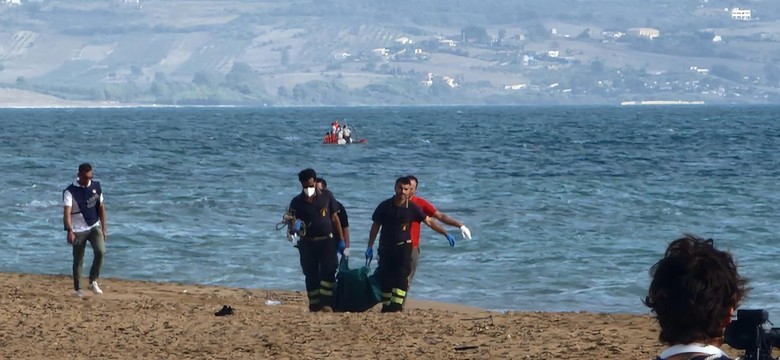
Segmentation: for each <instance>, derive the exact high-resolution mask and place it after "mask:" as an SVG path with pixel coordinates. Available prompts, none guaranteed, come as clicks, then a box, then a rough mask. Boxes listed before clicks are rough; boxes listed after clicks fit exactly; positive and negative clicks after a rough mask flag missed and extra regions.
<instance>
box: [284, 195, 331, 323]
mask: <svg viewBox="0 0 780 360" xmlns="http://www.w3.org/2000/svg"><path fill="white" fill-rule="evenodd" d="M290 209H291V210H292V211H294V214H295V217H296V218H298V219H300V220H301V221H302V222H303V223H304V224H305V229H306V231H305V232H304V233H302V234H301V238H300V241H299V242H298V252H299V253H300V257H301V268H302V269H303V275H304V276H305V277H306V293H307V295H308V297H309V310H312V311H318V310H320V309H322V307H323V306H331V302H332V298H333V288H334V287H335V286H336V270H337V269H338V266H339V264H338V257H337V254H336V252H337V248H338V242H337V241H334V238H335V237H336V236H334V233H335V231H334V229H333V220H332V219H331V214H335V213H336V212H337V211H338V210H339V208H338V205H337V203H336V199H335V198H334V197H333V194H332V193H331V192H330V191H328V190H322V191H321V192H317V193H316V194H315V195H314V201H313V202H312V203H308V202H307V201H306V197H305V196H304V195H303V194H299V195H298V196H296V197H294V198H293V199H292V201H291V202H290ZM335 234H337V233H335Z"/></svg>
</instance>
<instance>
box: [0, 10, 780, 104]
mask: <svg viewBox="0 0 780 360" xmlns="http://www.w3.org/2000/svg"><path fill="white" fill-rule="evenodd" d="M740 6H743V7H745V8H747V7H750V9H751V11H752V13H753V14H754V19H751V20H750V21H739V20H734V19H732V18H731V16H730V10H729V11H727V9H731V8H732V7H733V4H732V3H729V2H724V1H718V0H708V1H704V0H701V1H657V2H639V1H636V2H634V1H617V0H602V1H582V0H563V1H558V2H547V1H545V2H542V1H540V0H528V1H520V0H500V1H464V0H456V1H452V0H449V1H445V0H427V1H408V0H399V1H389V0H377V1H372V2H365V1H358V0H330V1H309V0H307V1H288V2H277V1H250V0H246V1H239V0H236V1H231V0H211V1H206V0H190V1H179V0H165V1H163V0H153V1H144V0H140V1H133V0H89V1H87V0H83V1H79V0H76V1H48V0H36V1H33V0H28V1H26V2H24V1H23V3H22V5H21V6H11V5H0V21H2V23H3V24H4V26H3V29H4V31H3V32H0V84H5V86H6V87H12V88H15V89H19V90H24V91H27V92H28V93H31V92H35V93H41V94H46V95H48V96H53V97H55V98H59V99H67V100H73V101H116V102H133V103H148V104H152V103H161V104H267V105H280V106H284V105H313V104H334V105H336V104H337V105H350V104H366V105H380V104H393V105H395V104H527V103H533V104H536V103H548V104H555V103H561V104H569V103H585V104H597V103H604V104H617V103H619V102H620V101H624V100H702V101H706V102H708V103H744V102H750V103H767V102H775V101H777V100H778V97H779V96H780V95H778V94H779V92H778V88H779V87H780V69H778V67H777V66H776V65H775V64H776V63H778V60H780V21H778V20H777V19H774V18H771V17H770V16H774V15H775V14H780V4H777V3H776V2H766V1H750V2H748V3H747V4H745V5H740ZM639 28H647V29H652V30H654V31H657V32H658V34H659V35H658V36H657V37H655V38H653V39H650V38H645V37H643V36H645V35H639V32H638V30H636V29H639ZM632 31H637V35H632V34H633V32H632Z"/></svg>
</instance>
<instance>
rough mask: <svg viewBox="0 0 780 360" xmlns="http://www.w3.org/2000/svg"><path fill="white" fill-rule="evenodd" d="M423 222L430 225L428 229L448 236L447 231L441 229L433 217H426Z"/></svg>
mask: <svg viewBox="0 0 780 360" xmlns="http://www.w3.org/2000/svg"><path fill="white" fill-rule="evenodd" d="M423 222H424V223H425V225H428V227H430V228H431V229H433V230H434V231H436V232H437V233H439V234H442V235H444V236H447V231H446V230H444V228H443V227H441V225H440V224H439V222H438V221H436V220H434V219H433V218H432V217H430V216H426V217H425V220H423Z"/></svg>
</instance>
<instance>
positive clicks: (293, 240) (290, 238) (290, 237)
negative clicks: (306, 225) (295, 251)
mask: <svg viewBox="0 0 780 360" xmlns="http://www.w3.org/2000/svg"><path fill="white" fill-rule="evenodd" d="M287 241H289V242H290V243H291V244H293V245H297V244H298V236H296V235H295V234H290V233H287Z"/></svg>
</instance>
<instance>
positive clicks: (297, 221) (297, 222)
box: [292, 219, 303, 235]
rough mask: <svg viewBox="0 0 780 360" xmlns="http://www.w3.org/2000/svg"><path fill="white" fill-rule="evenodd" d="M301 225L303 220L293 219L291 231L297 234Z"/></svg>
mask: <svg viewBox="0 0 780 360" xmlns="http://www.w3.org/2000/svg"><path fill="white" fill-rule="evenodd" d="M302 227H303V221H301V220H300V219H298V220H295V225H293V229H292V233H293V234H296V235H298V233H299V232H301V228H302Z"/></svg>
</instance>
